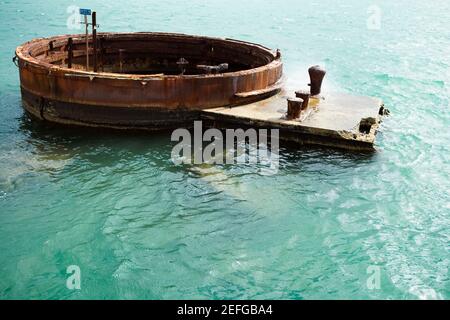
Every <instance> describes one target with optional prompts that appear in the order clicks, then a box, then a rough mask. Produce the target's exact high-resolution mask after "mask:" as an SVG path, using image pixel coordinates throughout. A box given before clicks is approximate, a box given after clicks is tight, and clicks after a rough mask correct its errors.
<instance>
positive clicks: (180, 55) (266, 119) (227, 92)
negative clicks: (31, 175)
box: [13, 22, 384, 150]
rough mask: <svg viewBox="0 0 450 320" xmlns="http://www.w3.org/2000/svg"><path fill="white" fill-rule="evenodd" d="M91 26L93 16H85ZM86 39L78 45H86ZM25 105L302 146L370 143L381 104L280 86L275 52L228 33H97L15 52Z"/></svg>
mask: <svg viewBox="0 0 450 320" xmlns="http://www.w3.org/2000/svg"><path fill="white" fill-rule="evenodd" d="M93 25H94V26H95V22H93ZM86 40H87V41H86ZM13 60H14V62H15V63H16V64H17V65H18V67H19V72H20V83H21V92H22V101H23V106H24V108H25V110H26V111H27V112H28V113H30V114H31V115H33V116H34V117H36V118H39V119H42V120H46V121H50V122H55V123H61V124H68V125H84V126H94V127H110V128H126V129H147V130H149V129H150V130H156V129H168V128H177V127H180V126H192V124H193V120H199V119H202V120H205V121H206V123H208V124H209V125H211V126H216V127H221V126H222V127H223V126H226V125H234V126H236V125H237V126H253V127H264V128H278V129H280V138H282V139H286V140H293V141H296V142H299V143H303V144H318V145H324V146H333V147H340V148H348V149H357V150H367V149H372V148H373V144H374V140H375V134H376V130H377V127H378V124H379V122H380V117H381V115H382V114H383V113H384V111H383V104H382V102H381V101H380V100H378V99H374V98H369V97H357V96H350V95H344V94H334V95H332V94H331V95H321V92H320V89H321V83H322V79H323V77H324V75H325V70H323V69H322V68H320V67H318V66H314V67H311V68H310V69H309V73H310V78H311V83H310V90H299V91H297V92H292V93H291V92H287V91H286V90H285V89H284V88H283V82H282V67H283V64H282V62H281V54H280V51H278V50H277V51H272V50H270V49H268V48H265V47H263V46H261V45H258V44H254V43H249V42H244V41H237V40H232V39H221V38H210V37H201V36H191V35H184V34H170V33H151V32H143V33H98V34H97V33H96V30H95V28H94V29H93V34H92V35H90V36H88V35H87V34H86V35H63V36H55V37H51V38H40V39H35V40H32V41H29V42H27V43H25V44H23V45H21V46H19V47H18V48H17V49H16V55H15V57H14V58H13Z"/></svg>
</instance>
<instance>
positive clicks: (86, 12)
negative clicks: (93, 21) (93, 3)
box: [80, 9, 91, 16]
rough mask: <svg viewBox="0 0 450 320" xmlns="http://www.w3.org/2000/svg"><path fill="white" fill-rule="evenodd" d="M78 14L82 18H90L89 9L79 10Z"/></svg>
mask: <svg viewBox="0 0 450 320" xmlns="http://www.w3.org/2000/svg"><path fill="white" fill-rule="evenodd" d="M80 14H81V15H82V16H90V15H91V9H80Z"/></svg>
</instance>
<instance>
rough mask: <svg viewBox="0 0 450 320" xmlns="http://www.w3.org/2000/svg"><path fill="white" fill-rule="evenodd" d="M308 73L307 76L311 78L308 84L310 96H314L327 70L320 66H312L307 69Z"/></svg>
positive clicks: (317, 92)
mask: <svg viewBox="0 0 450 320" xmlns="http://www.w3.org/2000/svg"><path fill="white" fill-rule="evenodd" d="M308 73H309V78H310V79H311V83H310V84H309V86H310V87H311V96H316V95H318V94H320V89H321V87H322V80H323V77H325V74H326V73H327V72H326V71H325V69H323V68H322V67H320V66H312V67H311V68H309V69H308Z"/></svg>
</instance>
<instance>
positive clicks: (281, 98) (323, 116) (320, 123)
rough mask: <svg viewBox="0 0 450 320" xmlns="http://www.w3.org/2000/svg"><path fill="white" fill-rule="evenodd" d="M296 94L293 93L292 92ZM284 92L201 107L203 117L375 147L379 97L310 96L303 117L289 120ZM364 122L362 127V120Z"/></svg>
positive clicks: (303, 139) (305, 139)
mask: <svg viewBox="0 0 450 320" xmlns="http://www.w3.org/2000/svg"><path fill="white" fill-rule="evenodd" d="M291 96H293V95H291ZM287 97H288V95H286V93H285V92H281V93H280V94H278V95H276V96H273V97H271V98H269V99H266V100H263V101H258V102H255V103H252V104H247V105H243V106H238V107H232V108H229V107H222V108H214V109H208V110H203V111H202V118H203V119H205V120H211V121H212V122H213V125H215V126H219V127H220V126H223V125H226V124H234V125H241V126H246V127H248V126H252V127H260V128H261V127H263V128H278V129H280V138H282V139H285V140H291V141H295V142H298V143H301V144H316V145H324V146H332V147H339V148H345V149H354V150H372V149H373V144H374V142H375V134H376V130H377V128H378V124H379V122H380V120H381V119H380V115H379V110H380V107H381V106H382V105H383V103H382V101H381V100H380V99H376V98H371V97H364V96H353V95H348V94H342V93H333V94H328V95H325V96H324V97H323V99H322V98H315V97H311V98H310V102H309V107H308V109H307V112H306V113H305V114H303V115H302V116H301V118H300V119H296V120H287V119H286V112H287V102H286V98H287ZM363 119H365V120H364V121H363V124H364V125H361V127H360V123H361V120H363Z"/></svg>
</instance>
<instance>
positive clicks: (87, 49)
mask: <svg viewBox="0 0 450 320" xmlns="http://www.w3.org/2000/svg"><path fill="white" fill-rule="evenodd" d="M84 24H85V25H86V71H89V34H88V20H87V15H85V16H84Z"/></svg>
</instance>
